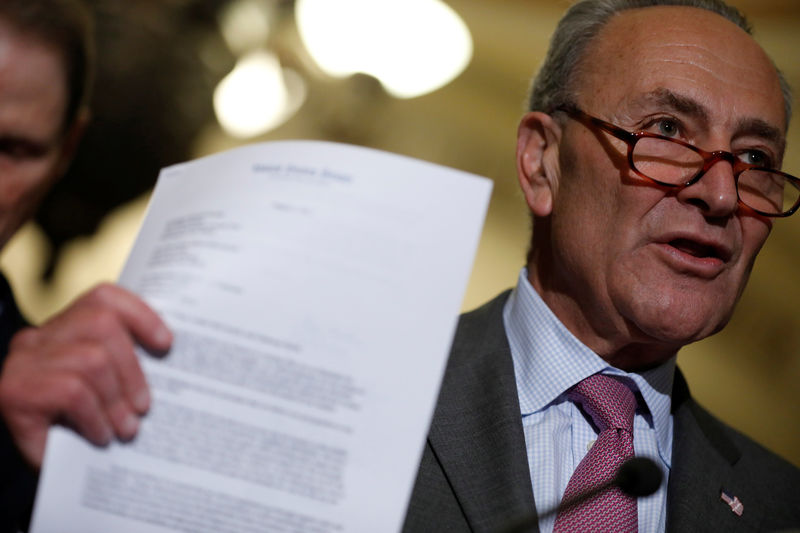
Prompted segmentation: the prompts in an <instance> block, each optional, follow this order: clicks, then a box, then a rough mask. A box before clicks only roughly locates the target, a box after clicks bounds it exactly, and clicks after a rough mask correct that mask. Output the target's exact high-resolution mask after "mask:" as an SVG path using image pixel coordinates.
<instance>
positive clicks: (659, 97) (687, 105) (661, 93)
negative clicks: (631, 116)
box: [642, 87, 710, 125]
mask: <svg viewBox="0 0 800 533" xmlns="http://www.w3.org/2000/svg"><path fill="white" fill-rule="evenodd" d="M642 103H643V104H656V105H659V106H661V107H668V108H671V109H673V110H675V111H677V112H679V113H682V114H684V115H689V116H692V117H694V118H695V119H697V120H699V121H700V122H702V123H703V124H706V125H707V124H708V123H709V116H710V113H709V111H708V109H707V108H706V107H705V106H704V105H703V104H701V103H700V102H698V101H697V100H694V99H692V98H689V97H688V96H683V95H680V94H677V93H675V92H672V91H670V90H669V89H665V88H663V87H662V88H658V89H656V90H654V91H652V92H649V93H647V94H646V95H644V98H643V99H642Z"/></svg>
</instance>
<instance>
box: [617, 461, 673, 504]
mask: <svg viewBox="0 0 800 533" xmlns="http://www.w3.org/2000/svg"><path fill="white" fill-rule="evenodd" d="M662 478H663V474H662V473H661V469H660V468H658V465H656V464H655V463H654V462H653V461H652V460H651V459H648V458H646V457H633V458H631V459H628V460H627V461H625V462H624V463H622V466H621V467H619V471H618V472H617V477H616V478H614V484H615V485H616V486H618V487H619V488H620V489H622V491H623V492H625V494H628V495H629V496H634V497H636V498H638V497H640V496H649V495H651V494H653V493H654V492H655V491H657V490H658V487H659V486H660V485H661V479H662Z"/></svg>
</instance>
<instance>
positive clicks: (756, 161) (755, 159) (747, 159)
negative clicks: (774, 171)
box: [739, 150, 772, 167]
mask: <svg viewBox="0 0 800 533" xmlns="http://www.w3.org/2000/svg"><path fill="white" fill-rule="evenodd" d="M739 159H740V160H741V161H742V162H743V163H747V164H748V165H754V166H757V167H772V160H771V159H770V158H769V156H768V155H767V154H765V153H764V152H762V151H761V150H748V151H746V152H742V153H740V154H739Z"/></svg>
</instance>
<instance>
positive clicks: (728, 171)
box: [405, 0, 800, 532]
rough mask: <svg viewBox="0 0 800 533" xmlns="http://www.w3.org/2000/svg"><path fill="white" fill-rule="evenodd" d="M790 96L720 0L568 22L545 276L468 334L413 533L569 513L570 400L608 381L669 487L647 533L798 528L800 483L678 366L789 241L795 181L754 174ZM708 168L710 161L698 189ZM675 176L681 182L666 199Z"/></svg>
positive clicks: (537, 275) (587, 437) (554, 72)
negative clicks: (692, 389) (624, 398)
mask: <svg viewBox="0 0 800 533" xmlns="http://www.w3.org/2000/svg"><path fill="white" fill-rule="evenodd" d="M661 4H695V5H697V6H698V7H686V6H685V5H683V6H681V5H661ZM790 101H791V100H790V92H789V90H788V87H786V84H785V82H784V81H783V79H782V76H781V75H780V74H779V73H778V72H777V71H776V68H775V67H774V66H773V63H772V62H771V61H770V59H769V58H768V57H767V56H766V55H765V53H764V52H763V50H762V49H761V48H760V47H759V46H758V45H757V44H756V42H755V41H754V40H753V39H752V38H751V36H750V35H749V30H748V25H747V22H746V21H745V20H744V19H743V18H742V17H741V15H740V14H739V13H738V12H737V11H735V10H734V9H731V8H729V7H727V6H726V5H724V4H723V3H722V2H717V1H711V0H709V1H702V0H700V1H697V2H691V1H669V0H666V1H653V0H651V1H644V0H642V1H635V0H587V1H584V2H580V3H578V4H577V5H574V6H573V7H572V8H571V9H570V10H569V11H568V13H567V15H566V16H565V17H564V19H563V20H562V22H561V23H560V25H559V27H558V29H557V30H556V32H555V34H554V36H553V40H552V42H551V47H550V50H549V53H548V56H547V58H546V60H545V63H544V65H543V67H542V69H541V71H540V72H539V74H538V76H537V77H536V79H535V81H534V83H533V89H532V93H531V98H530V107H529V109H530V112H529V113H528V114H526V115H525V116H524V117H523V118H522V121H521V124H520V126H519V132H518V138H517V171H518V177H519V183H520V186H521V188H522V192H523V194H524V197H525V200H526V202H527V205H528V207H529V208H530V211H531V214H532V217H533V235H532V239H531V245H530V252H529V255H528V264H527V268H526V269H524V270H523V271H522V273H521V275H520V277H519V282H518V285H517V287H516V288H515V289H514V290H513V291H512V292H511V293H510V294H509V293H506V294H503V295H501V296H500V297H498V298H497V299H495V300H494V301H492V302H489V303H488V304H486V305H485V306H483V307H482V308H480V309H478V310H476V311H474V312H472V313H469V314H467V315H465V316H464V317H463V318H462V320H461V322H460V325H459V328H458V332H457V335H456V339H455V343H454V346H453V351H452V353H451V357H450V361H449V366H448V369H447V372H446V375H445V378H444V383H443V385H442V389H441V394H440V397H439V400H438V405H437V408H436V412H435V415H434V420H433V424H432V427H431V429H430V433H429V437H428V441H427V445H426V448H425V451H424V455H423V458H422V464H421V466H420V470H419V474H418V478H417V481H416V485H415V488H414V492H413V495H412V498H411V503H410V507H409V510H408V515H407V518H406V523H405V531H408V532H427V531H454V532H455V531H464V532H466V531H473V532H501V531H503V530H504V529H503V528H504V527H507V526H508V525H510V524H513V523H514V522H515V520H517V519H520V518H524V517H532V516H535V514H536V512H537V511H539V512H540V513H541V512H543V511H545V510H547V509H551V508H553V507H556V506H557V505H558V504H559V501H560V500H561V496H562V495H563V493H564V491H565V488H566V486H567V483H568V481H569V479H570V476H571V474H572V472H573V470H574V469H575V468H576V466H577V465H578V463H579V462H580V461H581V459H582V458H583V456H584V455H585V454H586V453H587V452H586V450H587V446H588V445H590V443H591V441H592V439H594V438H596V431H595V428H594V427H593V426H592V425H591V424H590V423H589V422H588V419H587V417H586V416H585V415H584V413H583V412H582V411H581V410H580V409H579V408H578V407H577V406H576V405H575V404H574V403H572V402H571V401H569V400H567V399H566V397H565V394H564V393H565V392H566V391H567V390H568V389H569V388H570V387H572V386H573V385H575V384H576V383H578V382H579V381H581V380H582V379H583V378H585V377H587V376H590V375H592V374H595V373H598V372H599V373H604V374H608V375H614V376H617V377H618V379H620V380H622V381H624V382H626V383H627V384H628V385H629V386H630V387H631V388H632V389H633V390H634V391H636V393H637V397H638V408H637V409H638V410H637V414H636V418H635V420H634V448H635V453H636V455H644V456H648V457H651V458H653V459H654V460H655V462H656V463H657V465H658V466H659V467H660V468H661V469H662V470H663V472H664V474H665V477H666V481H665V482H664V483H663V484H662V486H661V488H660V489H659V490H658V491H657V492H656V493H655V494H654V495H653V496H650V497H647V498H641V499H639V501H638V503H637V509H638V528H639V530H640V531H648V532H649V531H664V530H665V529H666V530H669V531H681V532H683V531H726V532H728V531H771V530H779V529H786V528H800V473H799V472H798V470H797V469H796V468H795V467H793V466H792V465H790V464H789V463H787V462H785V461H783V460H782V459H780V458H778V457H777V456H775V455H773V454H771V453H770V452H768V451H767V450H765V449H763V448H761V447H760V446H759V445H757V444H755V443H754V442H752V441H751V440H749V439H748V438H746V437H744V436H743V435H741V434H739V433H737V432H736V431H734V430H733V429H731V428H729V427H727V426H725V425H724V424H722V423H721V422H720V421H718V420H716V419H715V418H714V417H712V416H711V415H710V414H709V413H708V412H706V411H705V410H704V409H703V408H702V407H700V406H699V405H698V404H697V403H695V401H694V400H693V399H692V397H691V396H690V395H689V392H688V390H687V387H686V383H685V381H684V379H683V377H682V376H681V374H680V372H679V371H678V370H677V369H676V368H675V358H676V354H677V352H678V350H679V349H680V348H681V347H682V346H685V345H687V344H689V343H691V342H694V341H697V340H699V339H702V338H704V337H706V336H709V335H712V334H713V333H715V332H717V331H719V330H720V329H721V328H723V327H724V326H725V324H726V323H727V321H728V319H729V318H730V316H731V313H732V312H733V308H734V306H735V304H736V301H737V299H738V298H739V295H740V294H741V293H742V290H743V289H744V286H745V284H746V282H747V279H748V275H749V273H750V270H751V268H752V266H753V262H754V260H755V258H756V255H757V253H758V251H759V249H760V248H761V245H762V244H764V241H765V240H766V238H767V236H768V235H769V232H770V229H771V227H772V224H773V220H774V218H773V217H770V216H766V215H767V214H772V213H778V214H783V211H784V210H785V209H788V208H789V207H791V206H784V205H783V203H782V199H781V198H780V195H781V192H780V187H779V186H780V181H781V180H784V178H783V177H780V176H778V175H774V174H773V175H772V176H773V177H770V174H769V173H764V172H758V173H754V172H752V171H746V172H742V173H741V174H739V171H740V170H743V169H746V168H749V167H747V166H746V165H748V164H753V165H758V166H764V167H774V168H780V165H781V161H782V158H783V153H784V147H785V134H786V130H787V126H788V121H789V115H790V108H789V107H790V106H789V103H790ZM593 117H594V118H593ZM597 119H601V120H597ZM615 126H617V127H618V128H615ZM619 128H621V130H625V131H627V132H639V131H641V132H648V133H649V134H658V135H660V136H662V137H663V138H668V139H674V140H675V141H679V142H682V143H688V144H691V145H693V146H695V147H697V148H700V149H702V150H707V151H709V152H711V151H716V150H724V151H726V152H729V153H730V154H731V155H728V154H726V155H724V156H719V157H716V158H714V157H713V154H708V153H706V154H700V153H699V152H697V151H696V150H693V149H692V148H687V147H686V146H685V145H679V144H676V143H670V141H665V140H663V138H662V139H661V140H658V141H656V140H654V139H653V138H652V137H650V138H645V139H639V140H636V144H635V147H636V148H634V149H632V150H631V149H630V148H629V145H631V144H633V143H634V140H635V137H631V136H630V135H629V134H627V133H624V132H622V131H621V130H620V129H619ZM639 136H640V137H642V136H644V137H647V135H646V134H645V135H643V134H639ZM626 139H627V141H626ZM653 143H659V144H653ZM664 143H666V144H664ZM656 146H660V147H661V148H659V149H656V148H655V147H656ZM665 146H666V147H668V148H664V147H665ZM629 153H631V158H629ZM678 154H680V155H678ZM703 156H705V157H706V159H707V162H712V163H713V164H712V165H711V166H708V165H706V167H707V168H706V169H705V173H703V174H701V175H700V179H699V180H697V181H694V182H690V183H691V184H689V185H688V186H687V185H686V182H687V181H690V180H691V179H692V178H693V177H696V175H697V174H698V172H699V171H700V170H701V169H702V166H703ZM692 158H696V159H697V162H698V163H697V166H696V167H695V166H694V164H693V163H690V161H691V160H692ZM666 159H672V160H673V163H671V164H668V163H665V160H666ZM631 163H633V164H634V165H636V170H634V169H632V167H631ZM691 169H695V170H697V171H698V172H690V170H691ZM676 172H677V173H678V174H681V173H682V174H681V175H682V176H683V179H682V185H681V184H679V185H678V186H670V185H675V183H667V182H668V181H673V180H672V176H673V174H675V173H676ZM648 176H649V178H659V179H660V181H661V183H660V184H659V183H656V182H655V181H654V180H653V179H649V178H648ZM776 176H777V177H776ZM737 179H738V193H739V194H738V196H737ZM676 183H677V182H676ZM776 185H777V186H776ZM785 185H786V187H789V188H790V189H789V190H794V189H793V188H792V185H791V184H785ZM776 192H777V194H775V193H776ZM743 401H745V400H743ZM726 498H727V500H726ZM734 498H735V500H734ZM737 503H741V505H742V508H741V509H740V510H741V511H742V512H741V515H739V514H737V513H736V512H734V508H737V509H738V505H737ZM553 523H554V517H553V516H549V517H543V519H542V521H541V523H540V524H539V525H540V526H541V529H542V530H543V531H551V530H552V528H553ZM598 527H599V529H600V530H603V531H607V530H608V529H607V528H604V527H602V526H598ZM531 530H534V529H533V528H532V529H531Z"/></svg>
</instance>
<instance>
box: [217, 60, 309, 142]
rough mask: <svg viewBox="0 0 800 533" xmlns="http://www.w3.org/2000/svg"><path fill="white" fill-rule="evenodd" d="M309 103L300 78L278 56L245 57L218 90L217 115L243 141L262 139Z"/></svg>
mask: <svg viewBox="0 0 800 533" xmlns="http://www.w3.org/2000/svg"><path fill="white" fill-rule="evenodd" d="M304 99H305V84H304V83H303V81H302V78H300V76H299V75H298V74H297V73H296V72H294V71H292V70H289V69H284V68H282V67H281V64H280V62H279V61H278V58H277V57H275V55H273V54H271V53H269V52H265V51H256V52H251V53H248V54H246V55H245V56H243V57H242V58H241V59H239V60H238V61H237V62H236V66H235V67H234V68H233V70H232V71H231V72H230V73H229V74H228V75H227V76H225V77H224V78H223V79H222V81H220V82H219V85H217V88H216V89H215V90H214V112H215V113H216V115H217V120H218V121H219V123H220V125H221V126H222V127H223V129H224V130H225V131H226V132H227V133H228V134H230V135H232V136H234V137H238V138H240V139H244V138H248V137H255V136H257V135H261V134H263V133H265V132H267V131H269V130H271V129H273V128H275V127H277V126H279V125H280V124H282V123H283V122H285V121H286V120H287V119H288V118H289V117H290V116H292V114H294V112H295V111H297V109H298V108H299V107H300V105H301V104H302V102H303V100H304Z"/></svg>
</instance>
